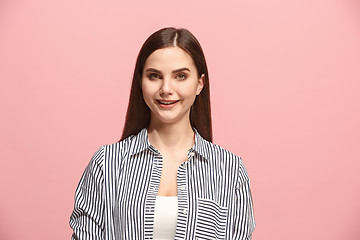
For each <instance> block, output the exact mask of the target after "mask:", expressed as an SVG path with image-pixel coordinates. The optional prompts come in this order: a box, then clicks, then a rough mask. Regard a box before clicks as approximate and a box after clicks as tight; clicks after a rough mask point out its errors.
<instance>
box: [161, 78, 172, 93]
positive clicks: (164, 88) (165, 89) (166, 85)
mask: <svg viewBox="0 0 360 240" xmlns="http://www.w3.org/2000/svg"><path fill="white" fill-rule="evenodd" d="M171 94H172V87H171V79H170V78H164V79H163V81H162V84H161V87H160V95H171Z"/></svg>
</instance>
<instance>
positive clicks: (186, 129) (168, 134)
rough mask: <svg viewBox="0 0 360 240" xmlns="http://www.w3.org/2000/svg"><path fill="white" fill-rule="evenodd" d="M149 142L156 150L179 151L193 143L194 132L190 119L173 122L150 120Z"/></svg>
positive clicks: (188, 147)
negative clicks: (158, 122)
mask: <svg viewBox="0 0 360 240" xmlns="http://www.w3.org/2000/svg"><path fill="white" fill-rule="evenodd" d="M147 131H148V137H149V142H150V144H151V145H153V146H154V147H155V148H156V149H158V150H165V151H180V150H182V149H184V148H186V149H187V150H188V149H190V148H191V147H192V146H193V145H194V141H195V133H194V131H193V129H192V127H191V124H190V121H186V122H177V123H174V124H164V123H161V124H156V123H154V122H151V123H150V125H149V128H148V130H147Z"/></svg>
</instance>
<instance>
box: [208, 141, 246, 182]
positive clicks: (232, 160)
mask: <svg viewBox="0 0 360 240" xmlns="http://www.w3.org/2000/svg"><path fill="white" fill-rule="evenodd" d="M204 147H205V149H207V150H208V152H209V154H208V155H207V156H208V159H209V160H210V161H211V162H215V163H217V164H223V165H225V166H226V169H232V170H233V171H234V173H236V174H237V178H238V181H240V182H244V181H248V180H249V176H248V172H247V170H246V167H245V165H244V162H243V160H242V158H241V157H240V156H239V155H237V154H235V153H233V152H231V151H229V150H228V149H226V148H224V147H222V146H220V145H217V144H215V143H211V142H208V141H206V140H205V141H204Z"/></svg>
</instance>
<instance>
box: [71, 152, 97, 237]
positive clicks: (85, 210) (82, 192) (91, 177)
mask: <svg viewBox="0 0 360 240" xmlns="http://www.w3.org/2000/svg"><path fill="white" fill-rule="evenodd" d="M103 158H104V147H103V146H102V147H101V148H100V149H99V150H97V151H96V152H95V154H94V155H93V157H92V159H91V160H90V163H89V164H88V166H87V167H86V169H85V171H84V173H83V175H82V177H81V179H80V182H79V185H78V186H77V188H76V192H75V205H74V210H73V212H72V214H71V217H70V226H71V228H72V229H73V235H72V237H71V239H72V240H77V239H79V240H85V239H89V240H90V239H91V240H93V239H103V235H104V217H103V213H104V201H103V183H104V176H103V169H102V165H101V164H102V163H103Z"/></svg>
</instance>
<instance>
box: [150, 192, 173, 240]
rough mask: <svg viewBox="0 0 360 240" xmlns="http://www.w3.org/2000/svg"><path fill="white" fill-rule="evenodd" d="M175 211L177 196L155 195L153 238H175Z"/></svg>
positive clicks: (166, 239)
mask: <svg viewBox="0 0 360 240" xmlns="http://www.w3.org/2000/svg"><path fill="white" fill-rule="evenodd" d="M177 211H178V197H177V196H156V202H155V213H154V240H173V239H174V238H175V230H176V222H177Z"/></svg>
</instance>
